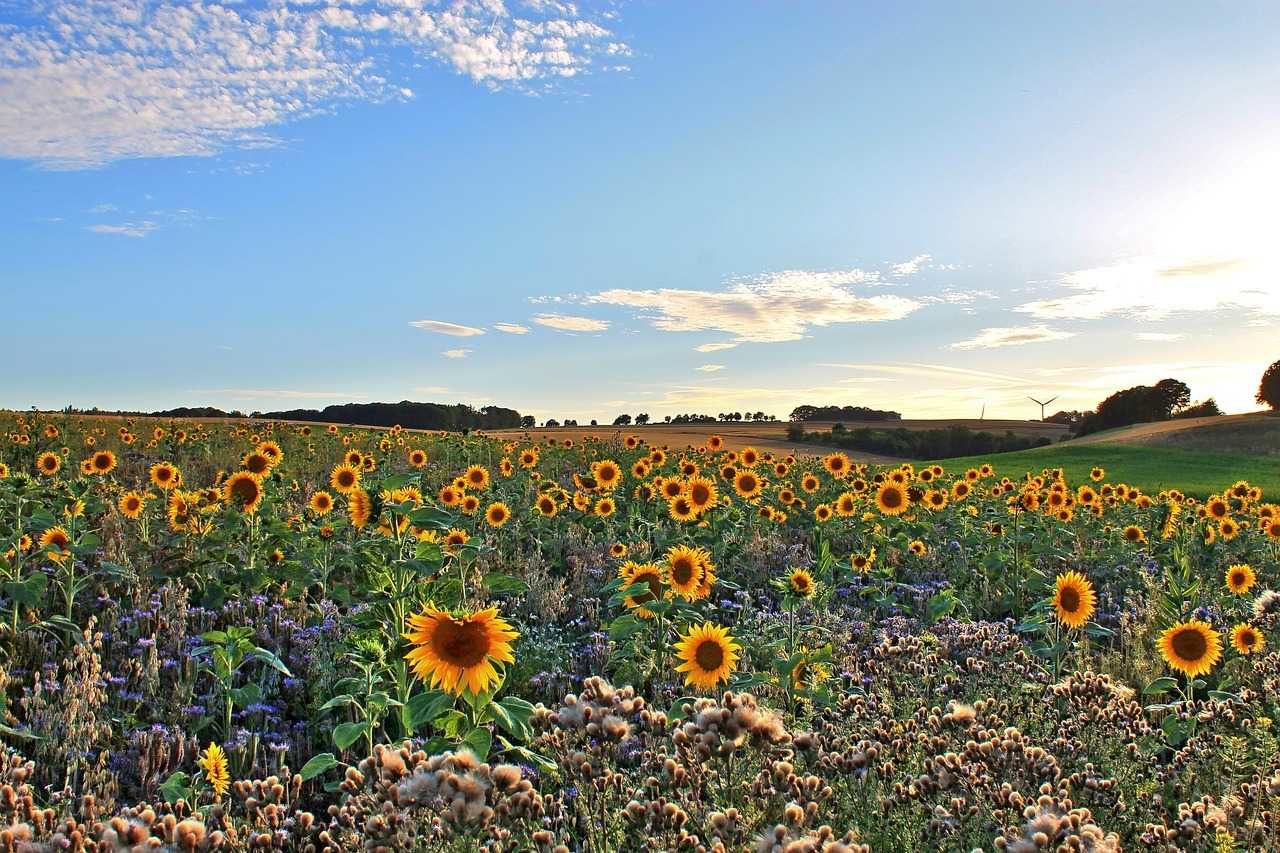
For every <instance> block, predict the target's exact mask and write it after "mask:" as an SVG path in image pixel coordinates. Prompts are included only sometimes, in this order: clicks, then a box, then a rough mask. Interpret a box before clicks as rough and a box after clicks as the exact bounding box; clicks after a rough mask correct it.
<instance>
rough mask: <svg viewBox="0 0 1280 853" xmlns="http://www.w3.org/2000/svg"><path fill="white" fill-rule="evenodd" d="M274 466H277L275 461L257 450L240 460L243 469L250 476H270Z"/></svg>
mask: <svg viewBox="0 0 1280 853" xmlns="http://www.w3.org/2000/svg"><path fill="white" fill-rule="evenodd" d="M273 465H275V460H274V459H273V458H272V457H270V456H268V455H267V454H265V453H260V452H259V451H257V450H253V451H250V452H249V453H246V454H245V455H244V458H242V459H241V460H240V467H241V468H243V469H244V470H246V471H248V472H249V473H250V474H257V475H258V476H259V477H263V476H266V475H267V474H270V473H271V467H272V466H273Z"/></svg>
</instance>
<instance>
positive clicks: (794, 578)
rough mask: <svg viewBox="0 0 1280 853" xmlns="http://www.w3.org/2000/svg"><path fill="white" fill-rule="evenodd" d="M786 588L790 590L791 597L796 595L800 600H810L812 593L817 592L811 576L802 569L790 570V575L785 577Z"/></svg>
mask: <svg viewBox="0 0 1280 853" xmlns="http://www.w3.org/2000/svg"><path fill="white" fill-rule="evenodd" d="M787 588H788V589H789V590H791V594H792V595H798V596H800V597H801V598H812V597H813V594H814V592H816V591H817V585H816V584H814V582H813V575H811V574H809V573H808V572H807V571H805V570H804V569H792V570H791V574H789V575H787Z"/></svg>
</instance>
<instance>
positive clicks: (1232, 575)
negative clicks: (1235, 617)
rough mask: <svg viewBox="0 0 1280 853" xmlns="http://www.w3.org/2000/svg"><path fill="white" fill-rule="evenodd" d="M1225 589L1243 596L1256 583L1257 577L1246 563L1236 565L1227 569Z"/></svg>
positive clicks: (1251, 567)
mask: <svg viewBox="0 0 1280 853" xmlns="http://www.w3.org/2000/svg"><path fill="white" fill-rule="evenodd" d="M1225 580H1226V584H1227V589H1229V590H1231V592H1233V593H1234V594H1236V595H1245V594H1246V593H1248V592H1249V590H1251V589H1253V585H1254V584H1256V583H1257V582H1258V575H1257V573H1256V572H1254V570H1253V566H1250V565H1249V564H1248V563H1236V564H1234V565H1232V566H1228V567H1227V574H1226V578H1225Z"/></svg>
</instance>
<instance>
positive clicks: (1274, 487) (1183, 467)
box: [937, 444, 1280, 499]
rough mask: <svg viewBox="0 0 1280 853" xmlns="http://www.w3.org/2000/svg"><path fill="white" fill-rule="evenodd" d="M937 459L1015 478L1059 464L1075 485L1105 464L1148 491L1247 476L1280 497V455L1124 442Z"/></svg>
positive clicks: (1203, 488) (1193, 489)
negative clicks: (988, 466) (987, 468)
mask: <svg viewBox="0 0 1280 853" xmlns="http://www.w3.org/2000/svg"><path fill="white" fill-rule="evenodd" d="M937 462H938V464H939V465H942V466H943V467H945V468H946V469H947V470H948V471H952V472H954V471H957V470H963V469H965V468H968V467H970V466H976V465H980V464H982V463H983V462H990V463H991V464H992V465H994V466H995V468H996V472H997V473H998V474H1000V475H1001V476H1009V477H1014V478H1017V477H1021V476H1022V474H1024V473H1025V472H1027V471H1032V472H1038V471H1040V469H1042V468H1059V467H1060V468H1064V469H1065V470H1066V472H1067V479H1068V480H1069V481H1070V482H1072V483H1081V482H1084V481H1085V480H1087V479H1088V477H1089V469H1090V468H1092V467H1093V466H1094V465H1101V466H1102V467H1103V468H1105V469H1106V471H1107V481H1108V482H1111V483H1120V482H1124V483H1128V484H1130V485H1134V486H1137V487H1139V488H1140V489H1142V490H1143V491H1144V492H1147V493H1149V494H1155V493H1156V492H1158V491H1160V490H1161V489H1166V488H1175V489H1180V490H1182V491H1183V492H1184V493H1186V494H1188V495H1193V496H1195V497H1198V498H1204V497H1206V496H1208V495H1210V494H1212V493H1214V492H1217V491H1219V490H1221V489H1223V488H1225V487H1226V486H1229V485H1230V484H1232V483H1234V482H1235V481H1237V480H1248V481H1249V482H1250V483H1252V484H1254V485H1255V486H1260V487H1261V488H1262V490H1263V493H1264V494H1265V495H1267V496H1269V497H1270V498H1272V499H1275V498H1277V497H1280V459H1277V458H1275V457H1266V456H1252V455H1248V454H1243V453H1212V452H1207V451H1198V450H1176V449H1173V448H1167V447H1143V446H1138V445H1126V444H1094V445H1083V446H1072V445H1071V444H1059V445H1053V446H1052V447H1039V448H1036V449H1035V450H1021V451H1018V452H1016V453H992V454H988V455H986V456H962V457H958V458H955V459H940V460H937Z"/></svg>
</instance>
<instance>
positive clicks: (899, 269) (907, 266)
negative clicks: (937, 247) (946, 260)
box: [892, 255, 932, 278]
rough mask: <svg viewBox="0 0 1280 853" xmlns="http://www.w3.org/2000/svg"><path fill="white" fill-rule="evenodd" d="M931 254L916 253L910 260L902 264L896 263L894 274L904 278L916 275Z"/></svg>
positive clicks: (893, 268)
mask: <svg viewBox="0 0 1280 853" xmlns="http://www.w3.org/2000/svg"><path fill="white" fill-rule="evenodd" d="M931 257H932V256H931V255H916V256H915V257H914V258H912V259H911V260H909V261H903V262H902V263H900V264H894V265H893V267H892V270H893V274H894V276H895V277H897V278H903V277H905V276H909V275H915V274H916V273H918V272H919V271H920V265H921V264H923V263H924V262H925V261H927V260H929V259H930V258H931Z"/></svg>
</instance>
